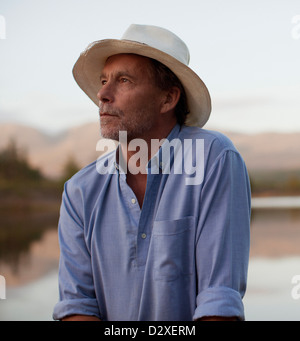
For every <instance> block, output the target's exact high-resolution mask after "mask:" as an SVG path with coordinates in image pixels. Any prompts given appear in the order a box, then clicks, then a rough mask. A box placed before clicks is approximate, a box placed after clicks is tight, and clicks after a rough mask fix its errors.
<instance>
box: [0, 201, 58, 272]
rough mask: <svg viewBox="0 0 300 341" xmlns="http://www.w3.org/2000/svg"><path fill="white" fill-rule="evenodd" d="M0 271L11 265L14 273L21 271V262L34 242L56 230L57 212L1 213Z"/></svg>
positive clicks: (14, 211) (25, 209) (44, 210)
mask: <svg viewBox="0 0 300 341" xmlns="http://www.w3.org/2000/svg"><path fill="white" fill-rule="evenodd" d="M0 214H1V222H0V270H1V267H3V266H4V265H9V267H10V268H11V270H12V271H13V272H14V273H17V272H18V270H19V265H20V261H21V260H22V261H23V260H24V259H26V257H28V255H29V252H30V246H31V245H32V243H33V242H35V241H39V240H41V238H42V236H43V234H44V233H45V232H46V231H47V230H49V229H54V228H55V229H56V226H57V221H58V212H57V210H52V209H49V210H47V209H43V210H38V211H37V210H31V209H30V208H28V207H27V208H24V209H18V210H7V209H6V210H5V212H4V211H2V210H1V212H0Z"/></svg>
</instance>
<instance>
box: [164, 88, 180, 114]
mask: <svg viewBox="0 0 300 341" xmlns="http://www.w3.org/2000/svg"><path fill="white" fill-rule="evenodd" d="M180 95H181V93H180V90H179V88H178V87H177V86H172V87H171V88H170V89H169V90H168V91H166V95H165V97H164V101H163V103H162V106H161V111H160V112H161V113H162V114H164V113H167V112H169V111H171V110H173V109H175V107H176V105H177V103H178V101H179V98H180Z"/></svg>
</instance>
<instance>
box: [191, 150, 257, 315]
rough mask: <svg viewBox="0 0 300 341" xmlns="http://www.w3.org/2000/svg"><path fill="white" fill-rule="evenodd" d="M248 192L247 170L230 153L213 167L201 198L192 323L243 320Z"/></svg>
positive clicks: (234, 155) (247, 251)
mask: <svg viewBox="0 0 300 341" xmlns="http://www.w3.org/2000/svg"><path fill="white" fill-rule="evenodd" d="M250 200H251V196H250V186H249V180H248V174H247V170H246V167H245V164H244V162H243V160H242V158H241V157H240V155H239V154H238V153H237V152H235V151H232V150H227V151H225V152H223V154H222V155H220V157H219V158H218V159H217V160H216V162H215V164H214V165H213V166H212V168H211V170H210V172H209V174H208V175H207V177H206V179H205V183H204V185H203V188H202V192H201V214H200V219H199V223H198V224H199V225H198V232H197V233H198V235H197V244H196V265H197V276H198V296H197V308H196V311H195V315H194V319H195V320H198V319H201V318H205V319H208V318H209V319H216V318H220V317H222V318H226V319H227V318H228V317H233V318H236V319H239V320H243V319H244V308H243V303H242V298H243V295H244V293H245V290H246V281H247V270H248V260H249V235H250V212H251V208H250Z"/></svg>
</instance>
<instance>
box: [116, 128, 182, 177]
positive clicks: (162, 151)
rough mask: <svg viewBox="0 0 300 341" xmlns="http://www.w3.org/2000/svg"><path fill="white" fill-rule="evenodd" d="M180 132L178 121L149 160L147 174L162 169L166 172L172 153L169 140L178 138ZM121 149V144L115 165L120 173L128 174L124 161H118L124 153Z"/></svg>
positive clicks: (155, 172) (156, 172)
mask: <svg viewBox="0 0 300 341" xmlns="http://www.w3.org/2000/svg"><path fill="white" fill-rule="evenodd" d="M179 132H180V125H179V124H178V123H177V124H176V125H175V126H174V128H173V129H172V130H171V132H170V133H169V135H168V136H167V137H166V138H165V141H164V142H163V144H162V146H161V147H160V148H159V150H158V151H157V152H156V154H155V155H154V156H153V157H152V158H151V159H150V160H149V162H148V164H147V166H146V172H147V174H149V173H150V174H158V173H159V172H160V170H161V171H162V173H164V172H165V171H166V170H167V169H169V167H170V162H171V158H172V155H171V153H170V151H169V150H170V145H169V143H168V142H170V141H172V140H173V139H175V138H177V137H178V135H179ZM166 140H167V141H166ZM149 148H150V147H149ZM119 149H120V144H119V145H118V146H117V148H116V150H115V157H114V163H113V167H114V169H115V170H117V171H118V172H119V173H120V174H126V173H127V170H126V171H125V170H124V168H123V167H122V162H121V163H120V162H118V161H117V160H118V155H122V153H120V154H119ZM162 155H164V157H162Z"/></svg>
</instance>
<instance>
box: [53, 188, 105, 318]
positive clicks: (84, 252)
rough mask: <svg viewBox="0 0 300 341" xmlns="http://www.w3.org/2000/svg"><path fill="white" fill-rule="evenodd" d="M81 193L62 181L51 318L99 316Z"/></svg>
mask: <svg viewBox="0 0 300 341" xmlns="http://www.w3.org/2000/svg"><path fill="white" fill-rule="evenodd" d="M82 200H83V199H82V196H81V193H80V191H79V190H78V189H77V187H76V185H75V186H74V184H73V182H68V183H67V184H66V185H65V191H64V193H63V199H62V205H61V210H60V220H59V242H60V263H59V296H60V300H59V302H58V303H57V304H56V306H55V308H54V314H53V318H54V319H55V320H62V319H64V318H65V317H68V316H69V317H70V318H71V316H77V318H79V317H78V316H85V317H84V318H90V317H92V318H94V317H95V316H98V317H100V312H99V307H98V302H97V299H96V296H95V288H94V281H93V274H92V267H91V256H90V252H89V250H88V247H87V244H86V241H85V235H84V218H83V213H82V212H81V211H82V207H83V206H84V205H83V204H82Z"/></svg>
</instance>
